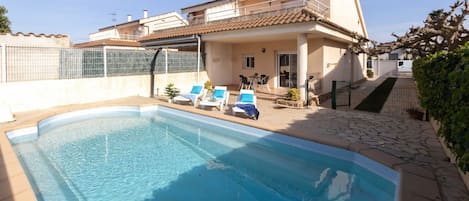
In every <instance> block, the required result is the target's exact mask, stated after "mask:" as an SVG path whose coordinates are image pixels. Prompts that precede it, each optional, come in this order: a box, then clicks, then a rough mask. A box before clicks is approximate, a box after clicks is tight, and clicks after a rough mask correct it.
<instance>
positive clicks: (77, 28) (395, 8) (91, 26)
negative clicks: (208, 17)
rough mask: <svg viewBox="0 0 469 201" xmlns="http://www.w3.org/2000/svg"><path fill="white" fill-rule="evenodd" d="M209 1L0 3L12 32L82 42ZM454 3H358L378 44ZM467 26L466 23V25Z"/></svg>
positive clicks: (4, 0)
mask: <svg viewBox="0 0 469 201" xmlns="http://www.w3.org/2000/svg"><path fill="white" fill-rule="evenodd" d="M205 1H208V0H117V1H116V0H80V1H78V0H0V5H3V6H5V7H6V8H7V9H8V14H7V16H8V18H9V19H10V21H11V22H12V25H11V28H12V31H13V32H24V33H29V32H33V33H46V34H67V35H70V36H71V38H72V41H73V42H74V43H76V42H84V41H86V40H87V39H88V34H89V33H91V32H96V31H97V30H98V28H101V27H106V26H109V25H112V24H113V21H112V19H113V15H112V14H111V13H116V15H115V18H116V23H122V22H125V21H126V20H127V14H130V15H132V16H133V19H137V18H140V17H142V15H143V10H144V9H147V10H148V12H149V16H152V15H157V14H159V13H166V12H170V11H178V12H179V11H180V8H182V7H187V6H190V5H193V4H197V3H201V2H205ZM454 2H455V0H410V1H409V0H392V1H384V0H361V5H362V9H363V14H364V17H365V23H366V25H367V29H368V33H369V38H370V39H373V40H377V41H379V42H385V41H389V40H392V39H393V37H392V36H390V35H391V33H393V32H395V33H398V34H403V33H404V32H405V31H406V30H407V29H408V28H409V27H410V26H411V25H422V24H423V21H424V20H425V18H426V16H427V14H428V13H429V12H431V11H432V10H435V9H439V8H445V9H448V8H449V5H451V4H453V3H454ZM466 24H467V23H466Z"/></svg>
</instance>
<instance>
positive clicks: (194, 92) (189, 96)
mask: <svg viewBox="0 0 469 201" xmlns="http://www.w3.org/2000/svg"><path fill="white" fill-rule="evenodd" d="M206 94H207V89H205V88H204V86H203V85H201V84H194V85H193V86H192V89H191V91H190V92H189V93H185V94H180V95H179V96H176V97H174V99H173V100H174V101H175V102H176V103H177V102H191V103H192V105H194V107H195V106H197V103H198V102H199V99H202V98H203V97H205V95H206Z"/></svg>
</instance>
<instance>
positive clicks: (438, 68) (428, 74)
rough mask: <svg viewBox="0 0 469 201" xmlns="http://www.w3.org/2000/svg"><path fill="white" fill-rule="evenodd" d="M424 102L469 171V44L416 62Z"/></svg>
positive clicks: (422, 101)
mask: <svg viewBox="0 0 469 201" xmlns="http://www.w3.org/2000/svg"><path fill="white" fill-rule="evenodd" d="M413 72H414V78H415V79H416V81H417V86H418V89H419V93H420V103H421V105H422V106H423V107H424V108H426V109H427V110H428V111H429V113H430V114H431V115H432V116H433V117H434V118H435V119H436V120H438V121H439V122H440V123H441V127H440V129H439V131H438V134H439V135H440V136H442V137H444V139H445V142H446V144H447V145H448V147H449V148H450V149H451V151H452V152H453V153H454V154H455V155H456V159H457V162H458V166H459V167H460V168H461V170H463V171H464V172H468V171H469V43H466V45H464V46H462V47H460V48H459V49H457V50H455V51H453V52H448V53H446V52H439V53H436V54H433V55H429V56H426V57H423V58H421V59H418V60H416V61H414V63H413Z"/></svg>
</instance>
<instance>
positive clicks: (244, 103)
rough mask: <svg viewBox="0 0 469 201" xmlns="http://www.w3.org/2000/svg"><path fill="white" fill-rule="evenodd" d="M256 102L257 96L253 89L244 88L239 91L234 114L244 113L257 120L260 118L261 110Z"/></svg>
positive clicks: (233, 109)
mask: <svg viewBox="0 0 469 201" xmlns="http://www.w3.org/2000/svg"><path fill="white" fill-rule="evenodd" d="M256 102H257V98H256V96H255V95H254V91H253V90H244V89H242V90H241V91H240V92H239V96H238V99H237V101H236V103H235V106H234V107H233V108H232V111H233V115H236V113H244V114H247V115H248V116H249V117H252V118H254V119H256V120H257V119H258V118H259V110H258V109H257V103H256Z"/></svg>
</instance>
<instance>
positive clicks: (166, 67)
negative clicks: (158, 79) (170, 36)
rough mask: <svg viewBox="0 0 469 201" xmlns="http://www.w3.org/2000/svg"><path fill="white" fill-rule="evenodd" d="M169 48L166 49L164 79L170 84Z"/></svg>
mask: <svg viewBox="0 0 469 201" xmlns="http://www.w3.org/2000/svg"><path fill="white" fill-rule="evenodd" d="M168 70H169V69H168V49H165V50H164V81H165V84H166V85H168Z"/></svg>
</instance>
